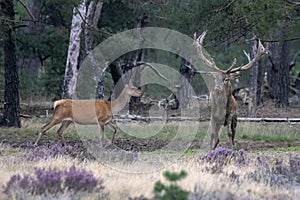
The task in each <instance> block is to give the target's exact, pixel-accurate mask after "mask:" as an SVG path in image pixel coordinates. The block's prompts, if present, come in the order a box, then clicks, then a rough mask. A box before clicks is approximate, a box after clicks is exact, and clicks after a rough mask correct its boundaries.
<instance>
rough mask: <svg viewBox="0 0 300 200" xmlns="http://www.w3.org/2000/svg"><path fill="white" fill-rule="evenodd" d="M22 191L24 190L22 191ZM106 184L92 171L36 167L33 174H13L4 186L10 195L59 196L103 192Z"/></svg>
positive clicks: (5, 191)
mask: <svg viewBox="0 0 300 200" xmlns="http://www.w3.org/2000/svg"><path fill="white" fill-rule="evenodd" d="M20 191H22V192H21V193H20ZM103 191H104V186H103V181H102V180H101V179H97V178H96V177H95V176H94V175H93V173H92V172H87V171H86V170H84V169H82V170H79V169H76V167H75V166H72V167H70V168H69V169H68V170H58V169H51V168H50V169H44V168H35V171H34V174H33V175H28V174H26V175H24V176H21V175H19V174H17V175H13V176H12V177H11V178H10V179H9V181H8V182H7V183H6V185H5V186H4V193H5V194H7V195H8V196H10V197H17V199H19V198H20V197H19V196H18V194H22V195H23V196H24V194H27V196H28V195H29V196H39V195H46V194H47V195H49V194H50V195H51V196H52V197H58V196H61V195H63V194H64V193H65V192H67V193H70V194H73V195H76V194H77V193H82V192H86V193H92V192H96V193H103ZM103 194H104V193H103Z"/></svg>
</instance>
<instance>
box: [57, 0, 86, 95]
mask: <svg viewBox="0 0 300 200" xmlns="http://www.w3.org/2000/svg"><path fill="white" fill-rule="evenodd" d="M85 4H86V1H85V0H83V1H82V2H81V4H80V5H79V6H78V7H77V8H74V9H73V18H72V25H71V33H70V43H69V49H68V56H67V63H66V71H65V77H64V84H63V94H62V97H63V98H68V99H70V98H72V97H73V94H74V92H75V88H76V83H77V74H78V66H79V53H80V36H81V32H82V23H83V20H84V19H83V17H84V16H85V13H86V7H85Z"/></svg>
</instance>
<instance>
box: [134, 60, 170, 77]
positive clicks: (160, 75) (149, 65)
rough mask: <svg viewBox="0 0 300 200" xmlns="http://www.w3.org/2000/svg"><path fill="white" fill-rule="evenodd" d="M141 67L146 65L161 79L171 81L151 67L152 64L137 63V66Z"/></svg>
mask: <svg viewBox="0 0 300 200" xmlns="http://www.w3.org/2000/svg"><path fill="white" fill-rule="evenodd" d="M140 65H146V66H148V67H150V68H151V69H152V70H153V71H154V72H155V73H156V74H157V75H158V76H159V77H161V78H162V79H164V80H166V81H169V80H168V79H167V78H166V77H165V76H164V75H162V74H161V73H160V72H159V71H158V70H157V69H156V68H155V67H154V66H153V65H151V64H150V63H147V62H144V61H138V62H137V63H136V66H140Z"/></svg>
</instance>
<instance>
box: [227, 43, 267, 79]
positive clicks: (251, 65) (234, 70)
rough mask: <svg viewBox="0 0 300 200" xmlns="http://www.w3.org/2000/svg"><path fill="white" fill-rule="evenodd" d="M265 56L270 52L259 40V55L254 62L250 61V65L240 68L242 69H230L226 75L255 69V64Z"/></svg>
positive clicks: (257, 54)
mask: <svg viewBox="0 0 300 200" xmlns="http://www.w3.org/2000/svg"><path fill="white" fill-rule="evenodd" d="M265 54H268V50H267V49H266V48H265V47H264V46H263V45H262V43H261V41H260V40H259V41H258V48H257V53H256V55H255V56H254V58H253V59H252V60H250V61H249V63H247V64H246V65H243V66H240V67H237V68H232V69H230V70H229V69H228V70H227V72H226V73H234V72H237V71H244V70H248V69H251V67H253V64H254V63H256V62H257V61H258V60H259V59H260V58H261V57H262V56H264V55H265ZM230 68H231V67H230Z"/></svg>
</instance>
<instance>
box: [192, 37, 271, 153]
mask: <svg viewBox="0 0 300 200" xmlns="http://www.w3.org/2000/svg"><path fill="white" fill-rule="evenodd" d="M205 35H206V31H204V32H203V33H202V34H201V35H200V36H199V37H198V38H197V37H196V34H195V35H194V45H195V47H196V48H197V52H198V56H199V58H200V59H201V60H202V61H203V63H204V64H206V65H207V66H208V67H209V68H212V69H213V70H215V72H205V74H209V75H211V76H213V77H214V78H215V84H214V87H213V88H212V90H211V91H210V104H211V119H210V127H211V131H212V132H211V139H210V148H212V149H215V148H216V147H217V146H218V144H219V130H220V128H221V126H222V125H224V126H227V131H228V136H229V138H230V139H231V144H232V145H234V136H235V132H236V125H237V114H236V109H237V102H236V100H235V98H234V97H233V95H232V89H231V83H230V80H231V77H232V74H233V73H235V72H238V71H244V70H249V69H251V67H252V66H253V64H254V63H255V62H257V61H258V60H259V59H260V58H261V57H262V56H264V55H265V54H267V52H268V51H267V49H265V48H264V46H263V45H262V44H261V42H260V41H259V42H258V50H257V53H256V55H255V56H254V58H253V59H252V60H250V61H249V63H248V64H246V65H243V66H240V67H235V65H236V59H234V61H233V63H232V65H231V66H230V67H229V68H228V69H227V70H222V69H219V68H218V67H217V66H216V64H215V62H214V61H213V59H209V58H207V57H206V56H205V55H204V52H203V40H204V37H205ZM199 73H203V72H199Z"/></svg>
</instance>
